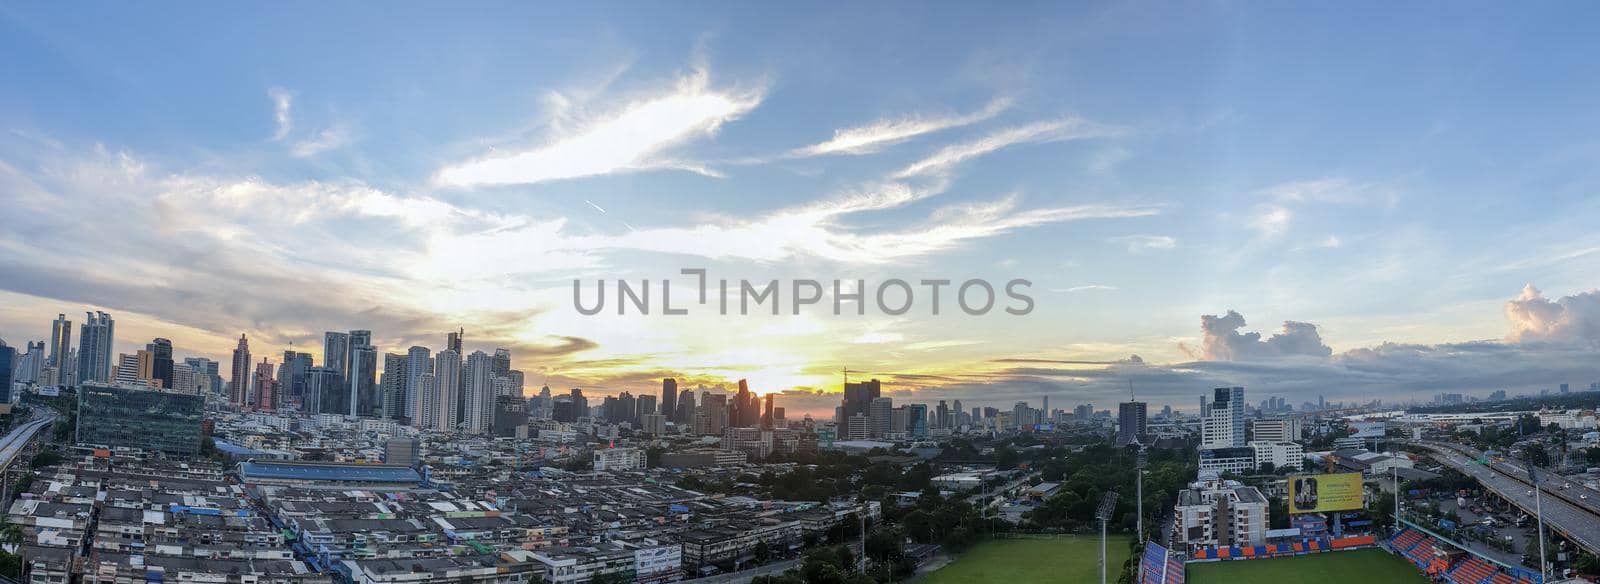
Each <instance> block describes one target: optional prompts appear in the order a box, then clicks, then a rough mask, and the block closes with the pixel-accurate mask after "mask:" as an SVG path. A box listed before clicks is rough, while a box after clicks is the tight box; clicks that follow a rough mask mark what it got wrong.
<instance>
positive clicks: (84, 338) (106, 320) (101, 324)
mask: <svg viewBox="0 0 1600 584" xmlns="http://www.w3.org/2000/svg"><path fill="white" fill-rule="evenodd" d="M85 315H86V316H85V318H84V321H83V326H81V327H79V328H78V379H77V382H78V383H79V384H83V383H87V382H90V381H98V382H101V383H105V382H107V381H110V380H111V365H112V362H111V361H112V358H111V346H112V344H113V343H114V342H115V339H116V321H114V320H112V319H111V315H109V314H106V313H104V312H89V313H85Z"/></svg>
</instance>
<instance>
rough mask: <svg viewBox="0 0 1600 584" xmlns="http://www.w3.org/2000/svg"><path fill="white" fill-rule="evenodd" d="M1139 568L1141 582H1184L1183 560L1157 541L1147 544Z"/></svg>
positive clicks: (1151, 583) (1174, 583)
mask: <svg viewBox="0 0 1600 584" xmlns="http://www.w3.org/2000/svg"><path fill="white" fill-rule="evenodd" d="M1139 569H1140V576H1139V584H1183V575H1184V566H1183V560H1180V559H1178V557H1177V556H1175V555H1173V554H1172V553H1170V552H1168V551H1167V549H1166V548H1164V547H1161V546H1160V545H1157V544H1156V543H1155V542H1150V543H1147V544H1145V546H1144V555H1143V556H1142V557H1140V558H1139Z"/></svg>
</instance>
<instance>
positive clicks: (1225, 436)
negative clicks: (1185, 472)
mask: <svg viewBox="0 0 1600 584" xmlns="http://www.w3.org/2000/svg"><path fill="white" fill-rule="evenodd" d="M1244 406H1245V404H1244V388H1243V387H1219V388H1216V389H1215V390H1213V392H1212V396H1211V403H1210V405H1208V406H1207V413H1206V416H1205V418H1204V419H1202V420H1201V423H1200V447H1201V448H1244V447H1245V446H1246V445H1247V444H1248V441H1247V440H1246V438H1245V437H1246V431H1247V430H1248V428H1247V427H1246V426H1245V415H1244V414H1245V412H1244Z"/></svg>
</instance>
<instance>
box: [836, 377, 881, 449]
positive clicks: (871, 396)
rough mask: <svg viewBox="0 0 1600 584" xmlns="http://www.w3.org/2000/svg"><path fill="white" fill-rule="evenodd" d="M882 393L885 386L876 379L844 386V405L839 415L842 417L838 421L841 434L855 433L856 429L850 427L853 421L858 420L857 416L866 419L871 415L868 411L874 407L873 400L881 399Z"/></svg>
mask: <svg viewBox="0 0 1600 584" xmlns="http://www.w3.org/2000/svg"><path fill="white" fill-rule="evenodd" d="M882 392H883V386H882V384H880V383H878V380H876V379H872V380H868V381H859V382H856V383H850V382H848V381H846V382H845V384H844V403H842V404H840V406H839V415H840V416H841V417H840V418H839V419H838V420H836V422H838V424H839V431H840V433H841V434H843V435H846V436H848V435H850V434H851V432H852V431H854V429H852V428H849V427H848V426H849V425H850V424H851V423H852V422H851V420H855V419H857V416H861V417H862V419H866V417H867V416H868V415H869V412H868V409H869V408H871V407H872V400H875V399H878V398H879V397H881V396H882ZM857 433H865V432H857Z"/></svg>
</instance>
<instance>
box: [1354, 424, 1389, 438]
mask: <svg viewBox="0 0 1600 584" xmlns="http://www.w3.org/2000/svg"><path fill="white" fill-rule="evenodd" d="M1350 437H1351V438H1363V439H1364V438H1382V437H1383V422H1350Z"/></svg>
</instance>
